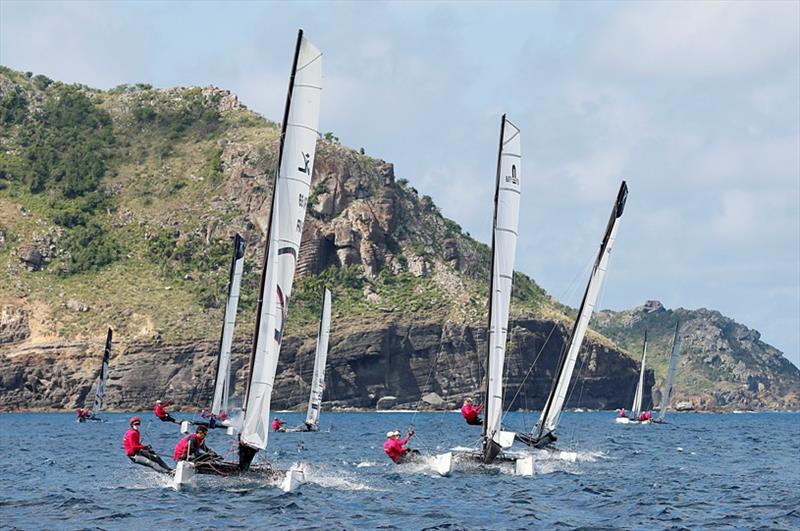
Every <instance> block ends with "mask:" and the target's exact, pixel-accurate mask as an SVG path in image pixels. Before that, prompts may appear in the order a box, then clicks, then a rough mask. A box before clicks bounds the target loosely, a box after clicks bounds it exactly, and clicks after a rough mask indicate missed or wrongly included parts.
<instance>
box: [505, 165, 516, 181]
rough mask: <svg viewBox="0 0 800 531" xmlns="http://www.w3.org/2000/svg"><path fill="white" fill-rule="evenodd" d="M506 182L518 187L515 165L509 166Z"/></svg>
mask: <svg viewBox="0 0 800 531" xmlns="http://www.w3.org/2000/svg"><path fill="white" fill-rule="evenodd" d="M506 182H507V183H512V184H514V185H516V186H519V177H517V165H516V164H512V165H511V175H506Z"/></svg>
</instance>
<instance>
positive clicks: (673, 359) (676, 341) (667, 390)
mask: <svg viewBox="0 0 800 531" xmlns="http://www.w3.org/2000/svg"><path fill="white" fill-rule="evenodd" d="M680 326H681V324H680V322H679V323H677V324H676V325H675V337H674V338H673V339H672V355H671V356H670V358H669V372H668V373H667V383H666V384H665V385H664V391H663V392H662V393H661V410H660V411H659V412H658V418H659V420H664V417H666V416H667V408H668V407H669V402H670V400H671V398H672V382H673V379H674V378H675V370H676V369H677V367H678V354H679V353H680V351H681V336H680Z"/></svg>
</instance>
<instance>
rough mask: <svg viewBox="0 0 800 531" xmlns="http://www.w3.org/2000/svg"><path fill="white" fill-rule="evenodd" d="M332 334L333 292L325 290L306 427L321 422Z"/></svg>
mask: <svg viewBox="0 0 800 531" xmlns="http://www.w3.org/2000/svg"><path fill="white" fill-rule="evenodd" d="M330 333H331V292H330V290H329V289H328V288H325V290H324V293H323V294H322V315H321V318H320V323H319V335H318V336H317V352H316V355H315V356H314V375H313V376H312V377H311V396H310V397H309V399H308V413H307V414H306V425H308V426H315V425H317V423H318V422H319V414H320V408H321V407H322V393H323V391H324V390H325V363H326V362H327V361H328V338H329V337H330Z"/></svg>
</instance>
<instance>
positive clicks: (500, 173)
mask: <svg viewBox="0 0 800 531" xmlns="http://www.w3.org/2000/svg"><path fill="white" fill-rule="evenodd" d="M521 153H522V152H521V142H520V131H519V129H518V128H517V127H516V126H515V125H514V124H513V123H511V122H510V121H508V119H506V116H505V115H503V118H502V120H501V124H500V148H499V151H498V160H497V175H496V187H495V199H494V203H495V206H494V222H493V227H492V228H493V232H492V272H491V277H490V289H489V297H490V298H489V332H488V347H487V349H488V351H487V364H486V401H485V406H484V411H485V415H486V418H485V422H484V426H483V437H484V450H486V447H487V445H490V444H491V443H490V441H494V442H495V443H497V444H499V441H498V440H497V437H498V436H499V435H500V429H501V425H500V424H501V422H500V421H501V417H502V414H503V363H504V361H505V356H506V336H507V334H508V313H509V307H510V305H511V285H512V280H513V278H514V257H515V255H516V249H517V237H518V234H517V228H518V225H519V199H520V180H521V179H522V168H521V162H522V156H521Z"/></svg>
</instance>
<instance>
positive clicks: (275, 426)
mask: <svg viewBox="0 0 800 531" xmlns="http://www.w3.org/2000/svg"><path fill="white" fill-rule="evenodd" d="M272 431H284V428H283V421H282V420H280V419H279V418H278V417H275V418H274V419H272Z"/></svg>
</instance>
